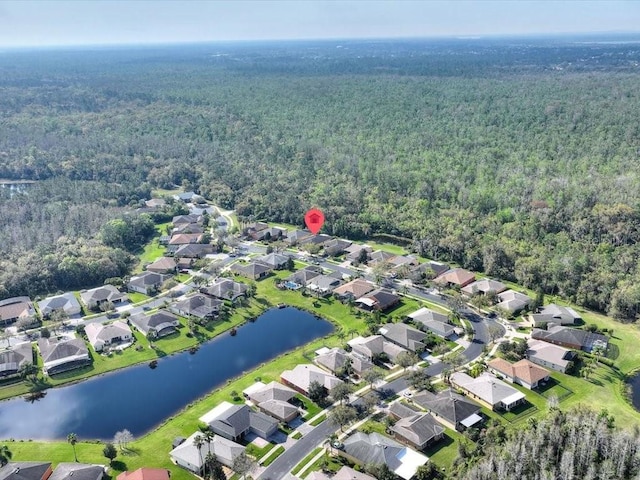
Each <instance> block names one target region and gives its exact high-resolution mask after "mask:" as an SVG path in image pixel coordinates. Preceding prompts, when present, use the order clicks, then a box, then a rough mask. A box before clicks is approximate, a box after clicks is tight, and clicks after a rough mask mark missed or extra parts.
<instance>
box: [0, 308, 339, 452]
mask: <svg viewBox="0 0 640 480" xmlns="http://www.w3.org/2000/svg"><path fill="white" fill-rule="evenodd" d="M332 330H333V325H332V324H331V323H329V322H327V321H326V320H323V319H319V318H317V317H315V316H313V315H312V314H310V313H307V312H304V311H302V310H298V309H296V308H291V307H287V308H283V309H272V310H269V311H267V312H265V313H264V314H262V315H261V316H260V317H258V319H257V320H256V321H255V322H250V323H247V324H245V325H243V326H242V327H240V328H238V333H237V335H235V336H231V335H230V334H229V333H228V332H226V333H223V334H222V335H221V336H219V337H217V338H215V339H214V340H212V341H210V342H208V343H206V344H203V345H201V346H200V349H199V350H198V352H197V353H196V354H194V355H192V354H190V353H189V352H183V353H180V354H176V355H172V356H169V357H165V358H162V359H160V360H159V361H158V367H157V368H156V369H151V368H149V366H148V365H147V364H143V365H138V366H135V367H130V368H126V369H123V370H119V371H116V372H113V373H110V374H107V375H103V376H100V377H97V378H94V379H91V380H87V381H84V382H81V383H77V384H74V385H69V386H67V387H61V388H53V389H49V390H48V391H47V395H46V396H45V397H44V398H43V399H41V400H39V401H36V402H34V403H29V402H27V401H25V400H24V399H23V398H15V399H12V400H9V401H7V402H1V403H0V438H3V439H9V438H15V439H29V438H31V439H34V440H36V439H43V440H47V439H64V438H66V436H67V435H68V434H69V433H71V432H73V433H76V434H77V435H78V437H79V438H83V439H92V438H93V439H102V440H110V439H112V438H113V435H114V434H115V433H116V432H117V431H119V430H123V429H125V428H126V429H127V430H129V431H130V432H131V433H132V434H133V435H134V436H136V437H137V436H140V435H143V434H144V433H146V432H148V431H149V430H151V429H153V428H154V427H155V426H157V425H158V424H160V423H161V422H162V421H163V420H165V419H166V418H168V417H170V416H171V415H173V414H175V413H176V412H178V411H179V410H181V409H182V408H183V407H185V406H186V405H188V404H189V403H190V402H192V401H194V400H196V399H197V398H199V397H201V396H203V395H204V394H205V393H207V392H209V391H211V390H212V389H214V388H215V387H216V386H219V385H221V384H223V383H224V382H225V381H226V380H227V379H229V378H233V377H235V376H237V375H239V374H241V373H242V372H245V371H249V370H251V369H252V368H254V367H256V366H258V365H260V364H261V363H262V362H266V361H268V360H270V359H272V358H274V357H276V356H278V355H279V354H281V353H284V352H287V351H289V350H292V349H294V348H296V347H298V346H300V345H303V344H305V343H307V342H309V341H311V340H314V339H316V338H319V337H322V336H324V335H327V334H328V333H330V332H331V331H332ZM158 343H159V346H160V345H161V343H162V341H159V342H158ZM214 406H215V405H211V408H213V407H214Z"/></svg>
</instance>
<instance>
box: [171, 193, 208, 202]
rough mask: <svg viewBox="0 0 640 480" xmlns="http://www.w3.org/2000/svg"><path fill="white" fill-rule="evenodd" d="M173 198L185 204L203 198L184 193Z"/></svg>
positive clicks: (194, 194) (195, 194)
mask: <svg viewBox="0 0 640 480" xmlns="http://www.w3.org/2000/svg"><path fill="white" fill-rule="evenodd" d="M173 198H175V199H176V200H180V201H181V202H184V203H190V202H193V201H196V200H200V199H201V198H202V197H201V196H200V195H198V194H197V193H195V192H183V193H178V194H176V195H174V196H173Z"/></svg>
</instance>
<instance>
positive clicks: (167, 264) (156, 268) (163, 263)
mask: <svg viewBox="0 0 640 480" xmlns="http://www.w3.org/2000/svg"><path fill="white" fill-rule="evenodd" d="M177 266H178V265H177V264H176V261H175V260H174V259H173V258H171V257H160V258H159V259H158V260H156V261H155V262H153V263H150V264H149V265H147V268H146V270H147V272H155V273H165V274H173V273H176V268H177ZM137 471H138V470H136V472H137Z"/></svg>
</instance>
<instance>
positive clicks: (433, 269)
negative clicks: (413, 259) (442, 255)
mask: <svg viewBox="0 0 640 480" xmlns="http://www.w3.org/2000/svg"><path fill="white" fill-rule="evenodd" d="M450 268H451V267H449V265H447V264H445V263H440V262H434V261H428V262H425V263H421V264H419V265H416V266H415V267H413V268H412V269H411V270H410V272H409V278H410V279H411V280H412V281H414V282H422V281H424V280H431V279H433V278H436V277H437V276H439V275H442V274H443V273H445V272H448V271H449V270H450Z"/></svg>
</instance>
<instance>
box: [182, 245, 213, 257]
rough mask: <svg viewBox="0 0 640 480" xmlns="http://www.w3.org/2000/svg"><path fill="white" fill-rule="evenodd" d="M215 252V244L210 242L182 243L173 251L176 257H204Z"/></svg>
mask: <svg viewBox="0 0 640 480" xmlns="http://www.w3.org/2000/svg"><path fill="white" fill-rule="evenodd" d="M211 253H214V248H213V245H211V244H210V243H190V244H188V245H180V246H178V248H176V249H175V251H174V252H173V256H174V257H175V258H204V257H206V256H207V255H209V254H211Z"/></svg>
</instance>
